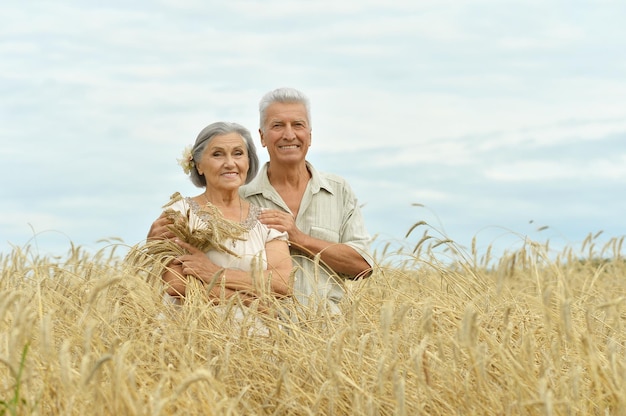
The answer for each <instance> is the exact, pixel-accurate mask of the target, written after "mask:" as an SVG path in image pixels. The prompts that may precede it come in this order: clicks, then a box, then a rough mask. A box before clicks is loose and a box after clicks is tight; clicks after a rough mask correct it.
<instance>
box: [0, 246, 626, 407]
mask: <svg viewBox="0 0 626 416" xmlns="http://www.w3.org/2000/svg"><path fill="white" fill-rule="evenodd" d="M622 243H623V238H613V239H611V240H610V241H609V242H608V243H605V244H602V245H599V244H597V243H596V239H595V237H594V236H593V235H591V234H590V235H589V237H588V238H587V239H586V240H585V241H584V242H583V243H582V245H581V246H580V247H568V248H566V249H565V250H563V251H561V252H559V253H551V251H550V250H551V249H550V248H549V245H548V244H547V243H545V244H540V243H536V242H532V241H527V242H525V243H524V244H523V245H522V247H521V248H520V249H518V250H516V251H514V252H510V253H505V254H503V255H502V256H501V257H500V258H491V257H490V256H489V250H488V251H487V253H486V254H479V253H477V252H476V248H475V246H474V245H472V248H470V249H468V250H467V251H464V250H461V249H460V248H458V247H456V245H455V244H454V242H451V241H448V240H439V241H436V239H422V240H420V242H418V243H417V244H415V245H414V246H413V247H404V248H403V249H401V250H396V251H391V250H382V251H380V252H377V253H376V258H377V263H378V264H377V268H376V270H375V272H374V273H373V275H372V276H371V277H370V278H368V279H364V280H362V281H356V282H350V283H349V285H348V287H349V296H348V299H347V301H346V302H344V304H343V305H342V306H343V312H344V313H343V315H342V316H341V317H340V318H338V317H334V318H329V317H326V316H324V315H321V314H317V313H316V312H315V311H308V312H307V314H306V315H305V316H301V319H300V323H299V324H297V325H289V324H285V323H284V322H282V321H279V320H273V319H271V318H269V317H268V316H263V317H261V318H260V319H263V320H264V322H265V325H266V327H267V333H264V334H261V335H259V334H251V333H250V331H249V329H250V328H249V325H248V324H247V323H246V322H247V321H244V322H243V323H240V324H239V325H233V324H232V322H230V321H229V320H228V314H226V315H220V314H216V313H215V312H214V310H213V309H214V308H212V307H210V306H208V305H207V304H206V303H205V302H202V297H201V296H199V295H198V296H195V295H194V293H191V294H190V296H189V301H188V302H187V303H186V304H185V305H183V306H182V307H177V308H173V307H172V305H167V304H164V303H163V302H162V297H161V288H160V286H159V282H158V279H153V278H151V277H150V276H146V274H145V273H142V272H141V271H140V270H139V271H138V270H137V268H136V267H131V266H130V265H129V264H128V262H127V261H125V259H124V256H120V255H118V254H116V246H115V244H112V245H110V246H108V247H107V248H104V249H102V250H100V251H98V252H96V253H91V254H90V253H87V252H86V251H85V250H83V249H81V247H75V246H72V247H70V249H69V250H68V254H67V255H66V256H63V257H46V256H39V255H37V254H36V253H35V252H34V251H33V250H32V248H31V247H28V246H27V247H22V248H17V247H16V248H14V249H13V250H12V251H11V252H10V253H7V254H4V255H2V256H1V257H0V265H1V267H2V271H1V272H2V278H1V280H0V292H1V293H0V341H1V342H0V415H31V414H32V415H619V414H626V380H625V378H626V333H625V331H624V329H625V328H624V325H625V324H626V311H625V309H626V279H625V277H626V263H625V262H624V258H623V255H622ZM250 314H252V313H250ZM250 325H251V324H250Z"/></svg>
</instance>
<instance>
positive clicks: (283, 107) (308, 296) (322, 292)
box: [148, 88, 373, 314]
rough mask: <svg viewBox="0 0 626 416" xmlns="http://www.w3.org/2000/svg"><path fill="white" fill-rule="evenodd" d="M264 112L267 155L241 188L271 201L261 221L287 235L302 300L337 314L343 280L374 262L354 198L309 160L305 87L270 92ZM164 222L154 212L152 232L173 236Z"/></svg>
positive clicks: (362, 273)
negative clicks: (317, 169)
mask: <svg viewBox="0 0 626 416" xmlns="http://www.w3.org/2000/svg"><path fill="white" fill-rule="evenodd" d="M259 114H260V128H259V134H260V136H261V144H262V146H263V147H265V148H267V151H268V154H269V162H267V163H266V164H265V166H263V167H262V168H261V170H260V172H259V174H258V175H257V176H256V177H255V178H254V179H253V180H252V181H251V182H249V183H248V184H247V185H244V186H242V187H241V188H240V189H239V192H240V195H241V196H242V197H244V198H246V199H247V200H248V201H249V202H251V203H254V204H256V205H259V206H261V207H264V208H267V209H266V210H264V211H263V212H262V213H261V214H260V216H259V220H260V221H261V222H262V223H264V224H265V225H267V226H268V227H269V228H274V229H276V230H278V231H286V232H287V233H288V234H289V242H290V245H291V247H290V250H291V255H292V258H293V260H294V263H295V265H296V276H295V284H294V295H295V296H296V299H297V300H298V301H299V303H300V304H301V305H303V306H316V307H320V306H322V307H323V308H324V309H325V310H327V311H328V312H329V313H332V314H336V313H339V312H340V310H339V307H338V303H339V302H340V301H341V299H342V298H343V296H344V294H345V289H344V285H343V282H342V279H344V278H349V279H356V278H360V277H366V276H368V275H369V274H370V273H371V267H372V264H373V260H372V258H371V257H370V255H369V254H368V250H369V243H370V236H369V234H368V233H367V230H366V229H365V225H364V222H363V217H362V215H361V211H360V209H359V206H358V203H357V199H356V197H355V195H354V193H353V192H352V190H351V188H350V186H349V185H348V183H347V182H346V181H345V180H344V179H343V178H341V177H339V176H337V175H333V174H328V173H322V172H318V171H316V170H315V168H314V167H313V166H312V165H311V164H310V163H309V162H308V161H307V160H306V156H307V152H308V150H309V147H310V146H311V117H310V114H311V111H310V103H309V100H308V98H307V97H306V96H305V95H304V94H303V93H302V92H300V91H298V90H295V89H293V88H279V89H276V90H273V91H270V92H268V93H267V94H265V95H264V96H263V98H262V99H261V101H260V103H259ZM166 226H167V221H166V220H164V219H163V218H159V219H157V220H156V221H155V222H154V223H153V224H152V227H151V229H150V233H149V234H148V238H159V237H171V233H169V232H168V231H167V229H166V228H165V227H166Z"/></svg>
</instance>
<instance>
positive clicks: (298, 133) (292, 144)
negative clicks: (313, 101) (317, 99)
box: [259, 103, 311, 164]
mask: <svg viewBox="0 0 626 416" xmlns="http://www.w3.org/2000/svg"><path fill="white" fill-rule="evenodd" d="M259 134H260V135H261V144H262V145H263V147H267V152H268V153H269V157H270V161H273V162H277V163H284V164H292V163H298V162H302V161H303V160H304V159H305V157H306V154H307V152H308V150H309V146H310V145H311V127H310V126H309V120H308V118H307V113H306V108H305V107H304V104H300V103H273V104H271V105H270V106H269V107H267V110H266V112H265V122H264V124H263V128H262V129H259Z"/></svg>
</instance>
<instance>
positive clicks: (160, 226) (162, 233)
mask: <svg viewBox="0 0 626 416" xmlns="http://www.w3.org/2000/svg"><path fill="white" fill-rule="evenodd" d="M172 224H174V222H173V221H172V220H171V219H170V218H169V217H168V216H167V214H166V213H162V214H161V215H160V216H159V218H157V219H156V220H155V221H154V222H153V223H152V225H151V226H150V231H148V238H147V239H148V241H149V240H168V239H173V238H174V237H175V235H174V233H173V232H172V231H171V230H170V229H169V226H170V225H172Z"/></svg>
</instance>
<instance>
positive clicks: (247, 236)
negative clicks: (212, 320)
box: [162, 122, 293, 304]
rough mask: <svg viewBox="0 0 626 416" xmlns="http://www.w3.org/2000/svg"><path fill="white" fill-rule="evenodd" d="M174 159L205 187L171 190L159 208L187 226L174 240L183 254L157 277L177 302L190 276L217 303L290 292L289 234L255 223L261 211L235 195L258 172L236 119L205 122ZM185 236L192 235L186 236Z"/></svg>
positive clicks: (246, 134)
mask: <svg viewBox="0 0 626 416" xmlns="http://www.w3.org/2000/svg"><path fill="white" fill-rule="evenodd" d="M179 162H181V164H182V165H183V168H184V169H185V172H186V173H188V174H189V175H190V179H191V181H192V183H193V184H194V185H196V186H197V187H200V188H204V191H203V192H202V193H200V194H198V195H196V196H193V197H182V196H180V195H179V194H174V196H173V199H172V200H171V201H170V203H169V204H167V205H166V206H165V207H164V208H166V210H165V211H164V213H163V214H162V217H163V218H165V217H167V216H169V217H170V218H171V217H172V214H173V213H174V214H175V216H177V218H178V219H177V220H176V221H175V225H178V226H179V227H180V226H181V224H182V227H184V228H185V230H184V231H185V232H183V233H179V237H178V238H176V239H175V240H174V242H175V244H177V245H178V246H179V247H180V248H182V249H184V252H185V254H182V255H178V256H176V257H174V258H173V259H172V260H171V261H170V262H169V264H167V266H166V267H165V269H164V272H163V274H162V278H163V281H164V282H165V283H166V292H167V295H168V296H169V297H170V299H171V300H173V301H174V302H175V303H180V301H181V300H182V299H183V298H184V297H185V294H186V291H187V286H188V281H189V280H188V279H190V278H195V279H199V280H200V281H201V282H203V283H204V284H205V285H206V288H207V290H208V294H209V297H210V298H211V300H212V301H214V302H216V303H219V302H220V300H223V299H228V298H231V297H232V296H239V297H240V298H241V299H242V300H243V302H244V304H250V303H251V302H252V301H254V300H255V299H259V298H263V296H266V295H270V296H272V297H274V298H283V297H288V296H291V293H292V287H293V282H292V280H291V276H290V274H291V270H292V267H293V265H292V261H291V258H290V256H289V247H288V244H287V234H286V233H284V232H279V231H277V230H273V229H270V228H268V227H267V226H265V225H264V224H262V223H261V222H259V220H258V219H257V216H258V214H259V213H260V212H261V208H259V207H258V206H256V205H252V204H250V203H248V202H247V201H245V200H243V199H242V198H241V197H240V196H239V187H240V186H241V185H243V184H245V183H248V182H249V181H250V180H251V179H252V178H253V177H254V175H256V172H257V169H258V159H257V155H256V149H255V146H254V143H253V141H252V137H251V135H250V132H249V131H248V130H247V129H246V128H244V127H243V126H241V125H239V124H236V123H226V122H217V123H213V124H210V125H209V126H207V127H205V128H204V129H203V130H202V131H201V132H200V134H198V137H197V139H196V142H195V144H194V145H193V147H192V148H191V150H190V151H189V150H187V153H186V154H185V155H184V156H183V159H182V160H179ZM203 233H204V234H203ZM183 235H187V236H189V237H190V238H188V239H187V241H184V239H185V238H184V237H183ZM191 237H193V238H191ZM194 239H195V240H194ZM181 252H183V250H181Z"/></svg>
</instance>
